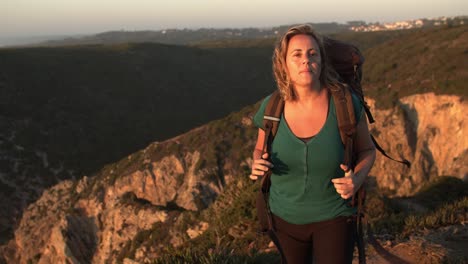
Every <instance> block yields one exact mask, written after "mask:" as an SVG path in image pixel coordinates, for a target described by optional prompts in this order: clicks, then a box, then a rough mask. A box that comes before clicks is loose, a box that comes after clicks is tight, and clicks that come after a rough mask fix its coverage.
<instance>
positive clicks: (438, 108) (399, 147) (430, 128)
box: [369, 93, 468, 195]
mask: <svg viewBox="0 0 468 264" xmlns="http://www.w3.org/2000/svg"><path fill="white" fill-rule="evenodd" d="M369 104H370V105H371V107H372V106H373V105H374V102H373V101H372V100H369ZM373 108H374V107H372V109H373ZM466 111H467V103H466V102H465V101H464V100H463V99H462V98H460V97H458V96H447V95H434V94H433V93H428V94H422V95H413V96H408V97H405V98H402V99H401V100H400V101H399V103H398V105H397V106H396V107H394V108H392V109H389V110H377V111H375V110H374V111H373V113H374V117H375V119H376V120H377V121H376V123H375V124H374V125H371V126H370V128H371V131H372V133H373V134H374V136H375V137H376V138H377V140H378V142H379V144H381V146H382V148H383V149H384V150H386V152H387V153H389V154H390V155H392V156H393V157H395V158H397V159H401V158H403V157H404V158H406V159H408V160H409V161H410V162H411V163H412V166H411V168H410V169H408V168H406V167H405V166H404V165H401V164H399V163H396V162H391V161H390V160H388V159H386V158H385V157H383V156H382V155H378V156H377V160H376V162H375V165H374V167H373V169H372V170H371V173H370V175H372V176H375V177H376V181H377V184H378V185H379V186H380V187H382V188H386V189H389V190H392V191H394V192H395V194H396V195H410V194H411V193H414V192H415V191H417V190H418V189H419V187H420V186H421V185H422V184H423V183H424V182H425V181H427V180H428V179H429V178H432V177H437V176H455V177H459V178H461V179H465V180H466V179H467V177H468V175H467V173H468V165H467V164H468V162H467V161H468V155H467V154H468V153H467V149H468V139H467V137H466V134H465V133H466V132H465V131H466V125H467V124H466V120H465V116H466Z"/></svg>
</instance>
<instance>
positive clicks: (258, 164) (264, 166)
mask: <svg viewBox="0 0 468 264" xmlns="http://www.w3.org/2000/svg"><path fill="white" fill-rule="evenodd" d="M271 168H273V164H272V163H271V162H269V161H268V153H263V155H262V157H261V158H260V159H254V161H253V163H252V172H251V174H250V179H252V180H257V179H258V177H262V176H264V175H265V173H266V172H267V171H269V170H270V169H271Z"/></svg>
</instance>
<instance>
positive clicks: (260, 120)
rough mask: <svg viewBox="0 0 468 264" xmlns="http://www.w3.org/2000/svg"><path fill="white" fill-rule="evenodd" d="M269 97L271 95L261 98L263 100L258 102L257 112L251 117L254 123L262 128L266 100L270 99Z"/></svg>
mask: <svg viewBox="0 0 468 264" xmlns="http://www.w3.org/2000/svg"><path fill="white" fill-rule="evenodd" d="M270 97H271V95H269V96H267V97H265V99H263V102H262V103H261V104H260V107H259V108H258V110H257V113H256V114H255V116H254V118H253V122H254V125H255V126H256V127H258V128H261V129H263V116H264V114H265V108H266V105H267V104H268V101H270Z"/></svg>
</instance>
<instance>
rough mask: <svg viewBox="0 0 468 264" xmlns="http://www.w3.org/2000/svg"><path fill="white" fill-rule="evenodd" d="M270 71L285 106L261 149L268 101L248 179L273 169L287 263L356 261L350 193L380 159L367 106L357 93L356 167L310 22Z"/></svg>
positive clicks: (258, 120)
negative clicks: (349, 161)
mask: <svg viewBox="0 0 468 264" xmlns="http://www.w3.org/2000/svg"><path fill="white" fill-rule="evenodd" d="M273 71H274V74H275V79H276V82H277V84H278V89H279V92H280V94H281V97H282V98H283V99H284V101H285V104H284V110H283V115H282V117H281V121H280V124H279V128H278V132H277V134H276V136H275V138H274V140H273V143H272V145H271V155H272V156H271V157H269V156H268V154H267V153H263V149H262V148H263V142H264V138H265V132H264V130H263V129H262V121H263V113H264V111H265V106H266V104H267V102H268V100H269V97H267V98H265V100H264V101H263V103H262V104H261V106H260V108H259V110H258V112H257V114H256V115H255V117H254V123H255V124H256V126H257V127H258V128H259V130H258V138H257V144H256V146H255V150H254V153H253V159H254V161H253V164H252V172H251V175H250V178H251V179H254V180H255V179H257V178H258V177H261V176H263V175H264V174H265V173H266V172H267V171H269V170H271V172H272V174H271V187H270V196H269V206H270V209H271V212H272V214H273V222H274V226H275V229H276V232H275V235H276V237H277V243H278V244H279V245H278V244H277V245H276V246H277V247H278V248H281V250H280V252H281V253H282V259H283V262H286V263H293V264H296V263H311V262H312V259H313V260H314V263H320V264H321V263H351V262H352V257H353V245H354V240H353V224H352V221H350V220H351V217H352V215H353V214H355V209H354V208H352V207H349V205H348V201H349V198H351V197H352V196H353V194H354V193H355V192H356V191H357V190H358V189H359V187H360V186H361V185H362V184H363V182H364V180H365V177H366V176H367V174H368V173H369V170H370V169H371V167H372V165H373V163H374V160H375V147H374V145H373V143H372V141H371V139H370V135H369V130H368V127H367V121H366V118H364V117H362V116H363V112H364V111H363V107H362V106H361V104H360V102H359V100H358V99H357V98H355V97H354V98H353V105H354V110H355V111H354V112H355V115H356V119H357V124H358V125H357V132H356V138H355V144H354V148H355V153H356V155H357V158H356V162H355V164H356V165H355V167H354V168H351V169H350V170H348V168H347V167H346V166H345V165H343V164H341V163H342V161H343V155H344V149H343V145H342V143H341V138H340V134H339V130H338V125H337V118H336V113H335V106H334V103H333V100H331V94H330V92H329V88H330V87H333V86H336V85H339V82H338V81H337V77H336V76H337V75H336V73H335V71H334V70H333V69H332V68H331V67H330V66H329V63H328V62H327V60H326V54H325V51H324V48H323V43H322V41H321V38H320V36H319V35H318V34H317V33H315V32H314V31H313V30H312V28H311V27H310V26H308V25H301V26H296V27H293V28H291V29H289V30H288V31H287V32H286V34H285V35H284V36H283V37H282V38H281V39H280V41H279V43H278V44H277V46H276V48H275V51H274V55H273Z"/></svg>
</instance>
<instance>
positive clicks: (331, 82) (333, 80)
mask: <svg viewBox="0 0 468 264" xmlns="http://www.w3.org/2000/svg"><path fill="white" fill-rule="evenodd" d="M296 35H308V36H311V37H312V38H313V39H314V40H315V41H316V42H317V44H318V46H319V50H320V56H321V59H322V61H321V71H320V77H319V80H320V84H321V86H322V87H333V86H337V85H338V84H339V81H338V74H337V73H336V71H335V70H334V69H333V67H332V66H331V65H330V62H329V61H328V58H327V54H326V53H325V49H324V45H323V40H322V37H321V36H320V35H319V34H318V33H317V32H315V31H314V30H313V29H312V27H311V26H310V25H307V24H304V25H298V26H294V27H291V28H290V29H288V31H287V32H286V33H285V34H284V35H283V36H282V37H281V38H280V39H279V41H278V42H277V44H276V47H275V50H274V52H273V74H274V77H275V81H276V83H277V85H278V90H279V92H280V94H281V97H282V98H283V99H284V100H285V101H287V100H292V101H295V100H297V94H296V92H295V90H294V86H293V83H292V81H291V79H290V76H289V74H288V70H287V67H286V53H287V51H288V45H289V41H290V40H291V38H292V37H294V36H296Z"/></svg>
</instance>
